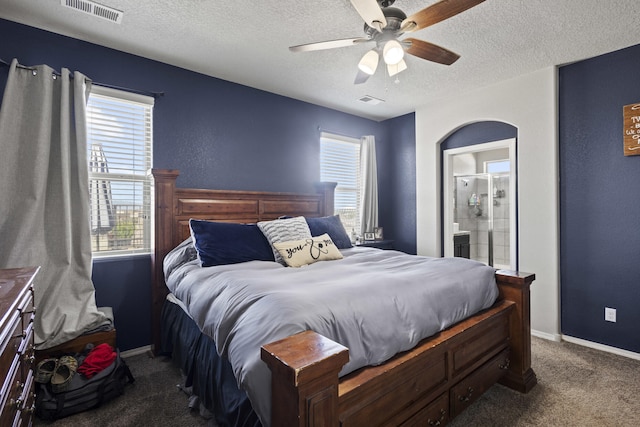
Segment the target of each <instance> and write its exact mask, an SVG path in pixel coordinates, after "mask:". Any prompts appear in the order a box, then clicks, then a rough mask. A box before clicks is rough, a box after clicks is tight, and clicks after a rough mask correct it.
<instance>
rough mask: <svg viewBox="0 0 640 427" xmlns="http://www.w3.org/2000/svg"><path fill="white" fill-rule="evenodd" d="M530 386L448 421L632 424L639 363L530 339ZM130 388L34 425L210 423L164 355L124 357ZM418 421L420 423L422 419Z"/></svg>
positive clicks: (492, 397) (637, 410) (486, 398)
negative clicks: (82, 410) (130, 375)
mask: <svg viewBox="0 0 640 427" xmlns="http://www.w3.org/2000/svg"><path fill="white" fill-rule="evenodd" d="M532 362H533V363H532V364H533V367H534V370H535V371H536V374H537V376H538V385H537V386H536V387H535V388H534V389H533V390H532V391H531V392H530V393H529V394H526V395H522V394H520V393H517V392H514V391H512V390H510V389H507V388H505V387H502V386H500V385H496V386H494V387H492V388H491V389H490V390H489V391H488V392H487V393H485V394H484V395H483V396H482V397H481V398H480V399H479V400H478V401H477V402H475V403H474V404H473V405H472V406H470V407H469V408H468V409H467V410H466V411H465V412H463V413H462V414H461V415H459V416H458V417H457V418H456V419H455V420H453V421H452V422H451V423H450V424H449V425H450V426H453V427H463V426H464V427H467V426H500V427H502V426H509V427H511V426H576V427H577V426H581V427H582V426H600V425H610V426H617V427H626V426H629V427H631V426H640V397H639V396H640V361H637V360H632V359H628V358H625V357H622V356H616V355H612V354H609V353H604V352H601V351H597V350H593V349H589V348H585V347H581V346H578V345H575V344H570V343H557V342H550V341H546V340H542V339H538V338H533V340H532ZM127 363H128V364H129V366H130V368H131V371H132V372H133V375H134V376H135V377H136V382H135V384H134V385H131V386H128V387H127V389H126V391H125V394H124V395H123V396H120V397H119V398H117V399H116V400H114V401H112V402H109V403H107V404H105V405H103V406H102V407H100V408H99V409H97V410H93V411H89V412H85V413H82V414H77V415H73V416H71V417H68V418H65V419H62V420H58V421H56V422H54V423H47V422H43V421H41V420H38V419H36V420H35V425H36V426H44V425H53V426H55V427H65V426H70V427H83V426H87V427H88V426H91V427H101V426H105V427H107V426H109V427H111V426H123V427H125V426H176V427H180V426H206V425H209V426H215V424H213V423H209V424H207V421H206V420H204V419H202V418H201V417H200V416H199V415H198V413H197V412H196V411H191V410H190V409H189V408H188V406H187V402H188V397H187V395H186V394H185V393H184V392H182V391H181V390H180V389H179V388H178V387H177V385H178V384H179V383H180V381H181V377H180V372H179V371H178V370H177V369H176V368H175V367H174V366H173V364H172V363H170V362H169V361H168V360H167V359H166V358H156V359H152V358H149V357H148V356H147V355H138V356H134V357H130V358H128V359H127ZM425 424H426V422H425Z"/></svg>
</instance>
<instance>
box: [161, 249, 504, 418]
mask: <svg viewBox="0 0 640 427" xmlns="http://www.w3.org/2000/svg"><path fill="white" fill-rule="evenodd" d="M342 254H343V255H344V259H342V260H337V261H324V262H317V263H315V264H312V265H309V266H306V267H302V268H287V267H284V266H282V265H280V264H278V263H276V262H265V261H251V262H246V263H241V264H233V265H225V266H216V267H207V268H202V267H200V266H199V264H198V262H197V260H194V261H190V262H187V263H185V264H182V265H179V266H175V265H167V261H165V273H168V274H167V277H166V282H167V286H168V287H169V289H170V291H171V292H172V293H173V294H174V295H176V296H177V297H178V298H179V299H180V300H181V301H182V302H183V303H184V304H185V306H186V307H187V309H188V311H189V314H190V315H191V317H192V318H193V319H194V321H195V322H196V323H197V324H198V326H199V327H200V329H201V330H202V332H203V333H205V334H206V335H208V336H210V337H211V338H213V340H214V341H215V342H216V344H217V349H218V353H220V354H221V355H225V356H226V357H227V358H228V359H229V361H230V363H231V366H232V367H233V371H234V373H235V376H236V379H237V380H238V383H239V385H240V387H241V388H243V389H244V390H246V392H247V394H248V396H249V399H250V400H251V403H252V405H253V408H254V409H255V411H256V412H257V414H258V416H259V417H260V419H261V421H262V424H263V425H264V426H265V427H267V426H269V425H270V421H269V420H270V413H271V391H270V390H271V388H270V380H271V373H270V371H269V369H268V368H267V366H266V365H265V364H264V362H262V361H261V359H260V346H261V345H263V344H266V343H269V342H272V341H275V340H278V339H281V338H284V337H287V336H289V335H292V334H295V333H297V332H301V331H304V330H308V329H311V330H314V331H316V332H318V333H320V334H322V335H324V336H326V337H328V338H331V339H332V340H334V341H337V342H339V343H341V344H342V345H344V346H346V347H348V348H349V356H350V360H349V363H347V364H346V365H345V366H344V368H343V369H342V371H341V373H340V375H345V374H347V373H349V372H352V371H354V370H356V369H358V368H360V367H363V366H366V365H376V364H380V363H382V362H384V361H386V360H387V359H389V358H390V357H392V356H393V355H394V354H396V353H398V352H401V351H404V350H408V349H410V348H412V347H414V346H415V345H416V344H417V343H418V342H419V341H420V340H421V339H423V338H426V337H428V336H430V335H433V334H435V333H436V332H438V331H440V330H442V329H444V328H447V327H448V326H450V325H452V324H454V323H456V322H459V321H460V320H463V319H464V318H466V317H468V316H470V315H472V314H474V313H476V312H478V311H480V310H482V309H484V308H488V307H490V306H491V305H492V304H493V303H494V301H495V300H496V298H497V296H498V289H497V286H496V284H495V278H494V270H493V269H492V268H490V267H487V266H486V265H484V264H481V263H479V262H475V261H470V260H466V259H461V258H428V257H418V256H413V255H407V254H404V253H401V252H396V251H382V250H378V249H372V248H353V249H346V250H343V251H342ZM168 259H171V257H168Z"/></svg>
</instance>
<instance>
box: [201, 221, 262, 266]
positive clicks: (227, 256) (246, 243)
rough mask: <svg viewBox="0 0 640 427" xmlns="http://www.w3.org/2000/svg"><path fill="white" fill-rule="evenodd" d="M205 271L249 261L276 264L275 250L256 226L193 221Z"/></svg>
mask: <svg viewBox="0 0 640 427" xmlns="http://www.w3.org/2000/svg"><path fill="white" fill-rule="evenodd" d="M189 227H190V228H191V236H192V237H193V243H194V246H195V248H196V251H197V252H198V258H199V259H200V264H201V265H202V266H203V267H211V266H214V265H224V264H237V263H239V262H247V261H273V260H274V258H273V250H272V249H271V245H269V242H268V241H267V239H266V238H265V237H264V234H262V232H261V231H260V229H259V228H258V226H257V225H255V224H235V223H226V222H212V221H202V220H197V219H190V220H189Z"/></svg>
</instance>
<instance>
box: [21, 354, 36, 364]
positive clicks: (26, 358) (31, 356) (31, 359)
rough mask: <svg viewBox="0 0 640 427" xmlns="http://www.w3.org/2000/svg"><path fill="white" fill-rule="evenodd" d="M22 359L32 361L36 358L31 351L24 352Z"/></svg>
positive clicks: (27, 361)
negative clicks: (29, 352) (28, 352)
mask: <svg viewBox="0 0 640 427" xmlns="http://www.w3.org/2000/svg"><path fill="white" fill-rule="evenodd" d="M22 360H23V361H24V362H26V363H33V362H34V361H35V360H36V356H35V355H34V354H33V353H31V354H30V355H29V354H25V355H23V356H22Z"/></svg>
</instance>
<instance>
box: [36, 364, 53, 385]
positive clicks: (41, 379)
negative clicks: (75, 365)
mask: <svg viewBox="0 0 640 427" xmlns="http://www.w3.org/2000/svg"><path fill="white" fill-rule="evenodd" d="M57 365H58V359H44V360H43V361H41V362H40V363H38V366H37V367H36V375H35V377H34V379H33V380H34V381H35V382H37V383H42V384H46V383H48V382H49V380H51V376H52V375H53V371H55V370H56V366H57Z"/></svg>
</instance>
